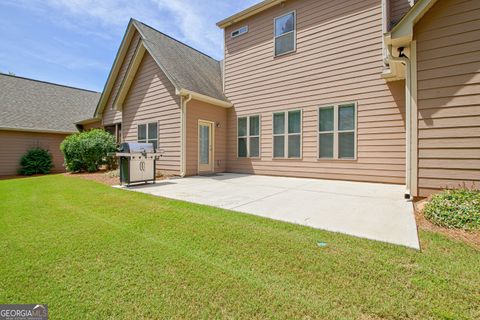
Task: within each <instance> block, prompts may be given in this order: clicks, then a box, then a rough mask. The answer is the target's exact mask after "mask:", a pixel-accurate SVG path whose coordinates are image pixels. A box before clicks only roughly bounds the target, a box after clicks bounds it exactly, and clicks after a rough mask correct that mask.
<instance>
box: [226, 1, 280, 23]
mask: <svg viewBox="0 0 480 320" xmlns="http://www.w3.org/2000/svg"><path fill="white" fill-rule="evenodd" d="M283 2H286V0H265V1H262V2H260V3H258V4H256V5H254V6H251V7H250V8H247V9H245V10H243V11H240V12H238V13H236V14H234V15H233V16H230V17H228V18H226V19H223V20H222V21H219V22H218V23H217V26H218V27H219V28H222V29H225V28H226V27H228V26H231V25H232V24H234V23H237V22H239V21H242V20H244V19H247V18H249V17H251V16H253V15H256V14H257V13H260V12H262V11H265V10H267V9H269V8H271V7H273V6H276V5H277V4H280V3H283Z"/></svg>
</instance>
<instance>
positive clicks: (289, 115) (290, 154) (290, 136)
mask: <svg viewBox="0 0 480 320" xmlns="http://www.w3.org/2000/svg"><path fill="white" fill-rule="evenodd" d="M273 157H274V158H293V159H295V158H297V159H298V158H301V157H302V111H301V110H292V111H288V112H275V113H274V114H273Z"/></svg>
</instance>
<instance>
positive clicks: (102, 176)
mask: <svg viewBox="0 0 480 320" xmlns="http://www.w3.org/2000/svg"><path fill="white" fill-rule="evenodd" d="M64 175H65V176H68V177H75V178H80V179H85V180H92V181H96V182H100V183H103V184H106V185H108V186H118V185H120V178H119V177H115V176H114V175H113V174H109V172H108V171H99V172H94V173H64ZM156 179H157V181H158V180H163V179H168V177H157V178H156Z"/></svg>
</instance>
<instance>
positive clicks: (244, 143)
mask: <svg viewBox="0 0 480 320" xmlns="http://www.w3.org/2000/svg"><path fill="white" fill-rule="evenodd" d="M237 137H238V139H237V140H238V157H239V158H258V157H260V116H248V117H241V118H238V130H237Z"/></svg>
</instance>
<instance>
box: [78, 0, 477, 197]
mask: <svg viewBox="0 0 480 320" xmlns="http://www.w3.org/2000/svg"><path fill="white" fill-rule="evenodd" d="M218 26H219V27H220V28H222V29H223V30H224V35H225V58H224V60H223V61H216V60H215V59H213V58H211V57H209V56H207V55H205V54H203V53H201V52H199V51H197V50H195V49H193V48H191V47H189V46H187V45H185V44H183V43H181V42H179V41H177V40H175V39H172V38H170V37H168V36H166V35H165V34H163V33H161V32H159V31H157V30H154V29H153V28H151V27H149V26H147V25H145V24H143V23H141V22H139V21H136V20H131V21H130V23H129V25H128V28H127V31H126V34H125V36H124V39H123V42H122V44H121V47H120V49H119V52H118V55H117V57H116V59H115V62H114V65H113V67H112V70H111V72H110V75H109V78H108V80H107V83H106V85H105V89H104V91H103V94H102V97H101V99H100V102H99V105H98V107H97V110H96V113H95V117H94V120H95V119H99V120H101V126H103V127H105V128H107V129H109V130H111V131H112V132H116V134H117V135H118V137H119V139H121V140H123V141H138V142H152V143H154V144H156V146H157V147H158V148H160V149H163V150H164V151H165V156H164V157H163V158H162V160H160V161H159V162H158V167H157V170H158V171H159V172H161V173H163V174H174V175H180V176H186V175H197V174H203V173H212V172H238V173H252V174H264V175H280V176H291V177H314V178H320V179H340V180H352V181H368V182H379V183H394V184H405V185H406V195H407V196H409V197H410V196H427V195H429V194H430V193H432V192H435V191H436V190H439V189H441V188H445V187H455V186H458V185H460V184H467V185H473V184H475V183H476V184H477V185H478V184H479V182H480V54H479V50H480V41H479V40H480V1H477V0H437V1H435V0H418V1H415V3H414V1H411V0H410V1H409V0H340V1H327V0H266V1H262V2H260V3H258V4H257V5H255V6H253V7H251V8H248V9H246V10H244V11H242V12H240V13H237V14H235V15H233V16H231V17H229V18H227V19H225V20H223V21H221V22H219V23H218ZM92 121H93V120H92ZM92 121H87V122H85V123H86V126H87V127H88V125H91V123H92Z"/></svg>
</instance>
